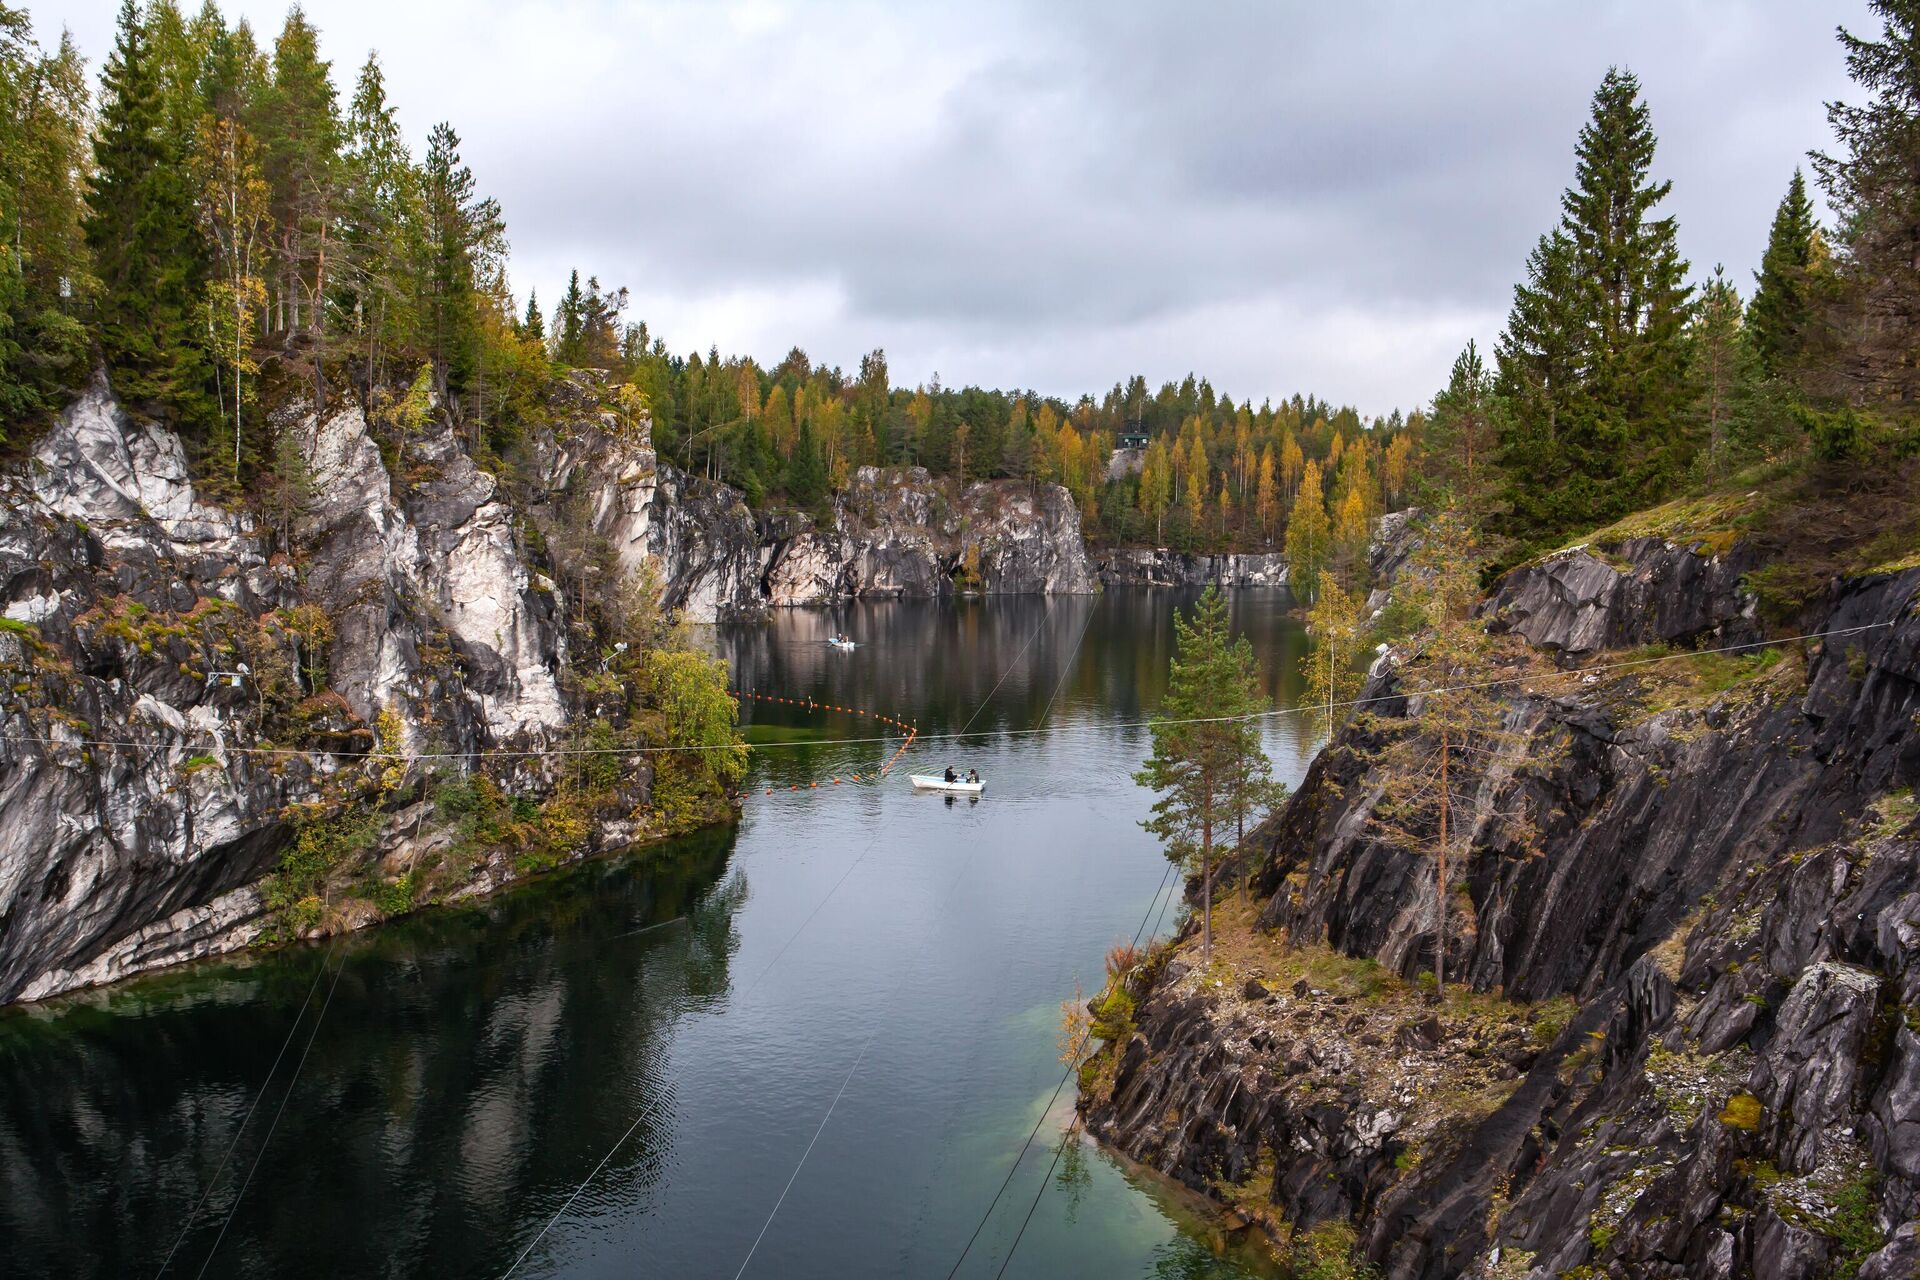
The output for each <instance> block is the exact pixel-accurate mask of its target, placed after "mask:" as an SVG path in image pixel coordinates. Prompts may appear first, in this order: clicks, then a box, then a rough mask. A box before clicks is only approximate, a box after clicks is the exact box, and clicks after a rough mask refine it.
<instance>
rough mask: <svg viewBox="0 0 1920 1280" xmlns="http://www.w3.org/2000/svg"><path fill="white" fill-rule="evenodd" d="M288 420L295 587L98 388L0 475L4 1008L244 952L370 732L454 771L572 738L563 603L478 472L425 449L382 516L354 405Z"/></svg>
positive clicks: (264, 532)
mask: <svg viewBox="0 0 1920 1280" xmlns="http://www.w3.org/2000/svg"><path fill="white" fill-rule="evenodd" d="M292 425H293V428H294V430H295V434H296V437H297V438H298V439H299V440H300V441H301V443H302V448H303V450H304V452H305V454H306V458H307V463H308V466H309V468H310V470H311V474H312V482H313V483H312V487H313V492H312V495H311V501H310V502H309V503H307V504H306V509H305V511H304V512H302V513H301V514H300V515H299V517H298V519H297V521H296V522H295V525H294V528H293V529H292V531H291V532H292V535H293V539H294V541H295V543H296V544H297V545H298V546H299V548H300V551H301V561H302V563H303V564H304V565H305V566H306V568H305V572H304V574H303V573H297V572H296V571H295V569H294V566H293V564H292V562H291V561H290V560H289V558H288V557H287V556H286V555H285V554H284V545H283V541H282V534H283V533H284V531H280V532H276V531H272V530H268V529H264V528H261V527H259V526H258V525H257V524H255V523H254V522H253V520H252V519H250V518H248V517H245V516H241V515H238V514H235V513H233V512H231V511H228V510H226V509H225V508H222V507H220V506H217V505H214V504H212V503H209V502H206V501H204V500H202V499H201V498H200V497H199V496H198V495H197V494H196V493H195V490H194V487H193V484H192V483H191V481H190V479H189V475H188V470H187V465H186V458H185V454H184V452H183V450H182V448H181V445H180V442H179V440H178V439H177V438H175V437H174V436H173V435H171V434H170V433H168V432H165V431H163V430H160V429H158V428H155V427H152V426H148V425H143V424H139V423H136V422H134V421H132V420H130V419H129V418H128V417H127V416H126V415H125V414H124V413H123V412H122V411H121V409H120V407H119V406H118V404H117V403H116V402H115V400H114V398H113V396H112V394H111V392H110V390H109V388H108V387H107V385H106V382H105V380H104V379H96V381H95V382H94V383H93V384H92V385H91V386H90V387H89V388H88V390H87V392H86V393H85V394H84V395H83V396H82V397H81V398H80V399H79V400H78V401H77V402H76V403H75V404H74V405H73V406H72V407H71V408H70V409H69V410H68V411H67V412H66V413H65V414H63V415H62V416H61V417H60V419H59V421H58V422H57V424H56V425H55V426H54V428H53V429H52V430H51V431H50V432H49V434H48V435H47V436H46V437H45V438H44V439H43V440H42V441H41V442H40V444H39V446H38V448H37V449H36V451H35V453H34V456H33V458H32V460H31V462H30V463H29V465H28V466H27V468H26V469H25V474H22V475H13V476H7V477H4V478H0V503H3V504H4V511H0V575H3V577H0V580H3V581H4V584H5V587H4V590H5V600H4V607H5V614H6V617H7V618H8V619H9V623H8V625H7V626H6V628H5V629H4V630H0V664H4V666H5V668H6V671H7V677H8V682H7V688H6V689H4V690H0V715H4V732H3V733H0V1002H4V1001H8V1000H14V999H22V998H25V999H34V998H39V997H44V996H47V995H51V994H53V993H55V992H59V991H62V990H66V989H69V988H71V987H75V986H80V985H86V984H90V983H95V982H101V981H106V980H110V979H112V978H115V977H119V976H122V975H124V974H126V973H130V972H135V971H138V970H140V969H144V968H151V967H154V966H156V965H160V964H167V963H173V962H176V961H179V960H182V959H187V958H191V957H193V956H196V955H202V954H207V953H211V952H215V951H222V950H229V949H232V948H234V947H237V946H241V945H245V944H246V943H247V942H249V941H252V940H253V939H255V938H256V937H257V936H258V935H259V934H260V932H261V930H262V928H263V926H264V923H265V915H264V904H263V902H262V899H261V896H260V893H259V891H258V881H259V879H260V877H261V876H262V875H263V874H264V873H265V872H266V871H267V870H269V869H270V868H271V867H272V866H273V865H274V864H275V862H276V860H277V857H278V855H279V853H280V851H281V849H282V848H283V847H284V846H285V845H286V843H287V841H288V840H289V838H290V836H291V830H292V828H291V825H290V821H289V815H290V813H291V812H292V811H293V807H295V806H299V805H301V804H304V803H307V802H312V801H316V800H319V799H321V798H322V797H323V795H325V794H326V792H327V784H328V782H329V780H330V779H332V778H334V777H335V775H339V774H341V773H342V772H343V771H353V770H363V769H364V768H365V765H364V764H363V763H362V762H361V757H362V756H364V754H365V753H366V752H367V751H368V750H369V748H370V747H371V746H372V745H373V742H374V730H373V725H374V722H375V720H376V719H377V718H378V717H379V716H380V715H381V713H382V712H386V713H389V714H390V717H391V720H390V723H391V724H392V725H393V726H394V727H395V729H396V730H397V733H398V739H397V742H396V743H395V744H393V745H395V746H398V747H401V748H405V749H416V750H440V751H445V752H449V753H455V754H458V753H470V752H474V751H479V750H482V749H486V748H490V747H497V746H501V745H508V744H512V745H521V746H538V745H539V744H541V743H543V742H545V741H546V740H547V739H548V738H549V736H550V735H552V734H553V733H555V732H556V731H558V730H559V729H560V728H561V727H562V726H563V725H564V724H565V722H566V720H567V716H568V708H567V706H566V705H565V701H564V699H563V698H562V696H561V692H560V687H559V683H558V679H557V677H558V675H559V673H560V672H561V670H562V669H563V668H564V666H565V664H566V661H567V654H566V645H565V640H564V636H563V633H562V631H561V629H560V628H559V627H558V625H557V624H556V622H555V608H556V605H555V595H554V591H553V588H552V585H551V584H550V583H548V582H546V581H544V580H543V579H541V578H540V577H539V575H537V574H535V573H533V572H532V571H530V570H529V569H528V567H527V563H528V562H527V559H526V557H525V555H524V554H523V548H522V546H521V544H520V541H519V538H518V535H517V533H516V531H515V517H514V514H513V512H512V511H511V509H510V508H509V506H508V505H507V504H506V503H505V502H504V501H503V500H502V499H501V497H500V495H499V492H498V486H497V484H496V482H495V481H494V479H493V477H491V476H490V475H487V474H486V473H484V472H481V471H480V470H478V469H477V468H476V467H475V466H474V465H473V463H472V461H471V459H470V458H468V457H467V455H466V454H465V453H464V451H462V450H461V449H460V447H459V446H458V444H457V443H456V442H455V441H454V440H453V439H452V437H451V436H450V435H449V434H446V433H445V432H444V430H440V431H434V432H430V433H429V435H428V436H427V438H425V439H424V440H419V441H416V442H415V447H414V448H412V449H411V450H410V451H409V454H408V462H409V465H410V466H411V467H413V468H414V469H415V471H416V472H417V474H416V475H414V476H413V481H414V482H413V483H411V484H410V485H409V486H408V488H407V491H406V493H405V495H404V496H396V492H395V486H394V485H393V483H392V480H391V478H390V476H389V472H388V469H387V466H386V464H385V463H384V462H383V460H382V457H381V453H380V450H379V448H378V446H377V445H376V444H375V442H374V441H373V439H372V438H371V437H370V436H369V435H368V433H367V428H366V423H365V421H364V419H363V418H362V416H361V414H360V411H359V410H358V409H356V408H347V409H343V410H340V411H338V412H334V413H331V414H329V415H328V416H326V417H325V418H324V419H318V420H316V419H315V418H314V417H313V416H312V415H311V414H309V415H307V416H306V418H305V419H304V420H300V419H298V418H297V415H296V419H295V421H294V422H293V423H292ZM520 772H521V773H522V774H523V775H524V776H523V781H528V780H531V781H537V778H535V777H533V774H534V772H535V771H534V770H533V769H532V767H531V766H528V767H525V768H522V769H521V770H520Z"/></svg>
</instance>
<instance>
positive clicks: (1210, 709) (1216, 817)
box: [1133, 587, 1269, 964]
mask: <svg viewBox="0 0 1920 1280" xmlns="http://www.w3.org/2000/svg"><path fill="white" fill-rule="evenodd" d="M1268 706H1269V703H1268V700H1267V697H1266V695H1265V694H1264V693H1263V692H1262V690H1261V688H1260V681H1259V672H1258V668H1257V666H1256V664H1255V663H1254V659H1253V647H1252V646H1251V645H1250V644H1248V643H1247V641H1246V639H1245V638H1244V637H1242V638H1241V639H1239V640H1237V641H1236V640H1234V639H1233V638H1232V635H1231V632H1230V630H1229V627H1228V624H1227V606H1226V602H1225V601H1224V600H1223V599H1222V598H1221V596H1220V592H1219V591H1218V589H1216V588H1214V587H1208V588H1207V590H1206V592H1205V594H1203V595H1202V596H1201V597H1200V600H1199V602H1198V603H1196V604H1195V605H1194V607H1193V609H1192V611H1191V612H1190V613H1189V614H1187V615H1185V616H1181V615H1178V614H1176V615H1175V617H1174V655H1173V661H1172V664H1171V667H1170V669H1169V672H1168V678H1167V694H1166V697H1165V699H1164V700H1163V701H1162V702H1161V705H1160V715H1159V716H1158V717H1156V719H1155V722H1154V725H1153V729H1152V733H1153V755H1152V756H1151V757H1149V758H1148V759H1147V761H1146V762H1145V764H1143V765H1142V766H1141V768H1140V771H1139V772H1138V773H1136V774H1134V775H1133V779H1134V781H1135V782H1137V783H1138V784H1140V785H1141V786H1143V787H1146V788H1148V789H1149V790H1152V791H1156V792H1159V793H1160V798H1159V799H1158V800H1156V801H1155V802H1154V805H1153V816H1152V817H1151V818H1148V819H1146V820H1145V821H1143V822H1142V823H1141V824H1140V825H1141V826H1143V827H1145V828H1146V829H1147V830H1148V831H1150V832H1152V833H1153V834H1154V835H1156V836H1158V837H1160V839H1161V840H1163V841H1165V842H1166V851H1167V857H1168V858H1170V859H1172V860H1173V861H1174V862H1175V863H1176V864H1178V865H1180V866H1182V867H1185V868H1187V869H1188V870H1189V871H1190V872H1192V871H1197V872H1198V873H1199V876H1200V936H1201V956H1202V961H1201V963H1203V964H1205V963H1210V962H1211V961H1212V958H1213V850H1214V843H1215V840H1216V838H1217V831H1218V829H1219V828H1221V827H1223V826H1224V825H1225V824H1226V823H1227V821H1228V820H1229V819H1239V820H1242V821H1243V820H1244V815H1245V812H1246V808H1247V804H1248V800H1249V798H1250V797H1251V796H1252V795H1253V794H1255V791H1256V789H1257V788H1258V787H1259V784H1260V783H1261V782H1262V781H1263V780H1264V778H1265V776H1266V773H1267V766H1266V755H1265V753H1264V752H1262V751H1261V749H1260V737H1259V730H1258V728H1257V727H1256V722H1255V721H1253V720H1252V719H1250V717H1252V716H1256V715H1258V714H1260V713H1261V712H1263V711H1265V710H1267V708H1268Z"/></svg>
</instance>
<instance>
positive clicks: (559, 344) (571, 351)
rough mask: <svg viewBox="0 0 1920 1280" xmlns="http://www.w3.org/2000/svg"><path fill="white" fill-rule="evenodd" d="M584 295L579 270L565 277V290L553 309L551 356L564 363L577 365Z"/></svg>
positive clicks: (584, 325)
mask: <svg viewBox="0 0 1920 1280" xmlns="http://www.w3.org/2000/svg"><path fill="white" fill-rule="evenodd" d="M586 310H587V301H586V295H585V294H584V293H582V292H581V291H580V270H579V268H577V267H576V268H574V271H573V274H572V275H570V276H568V277H567V291H566V292H565V293H563V294H561V295H560V302H559V305H557V306H555V307H554V309H553V358H554V359H555V360H558V361H559V362H560V363H561V364H564V365H578V364H579V363H580V352H581V347H582V342H583V337H584V334H585V330H586V323H587V318H586Z"/></svg>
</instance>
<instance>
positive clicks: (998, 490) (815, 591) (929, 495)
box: [766, 467, 1094, 606]
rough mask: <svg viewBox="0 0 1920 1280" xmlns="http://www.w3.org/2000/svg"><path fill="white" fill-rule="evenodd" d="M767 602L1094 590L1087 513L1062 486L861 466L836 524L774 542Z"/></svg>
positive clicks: (836, 510)
mask: <svg viewBox="0 0 1920 1280" xmlns="http://www.w3.org/2000/svg"><path fill="white" fill-rule="evenodd" d="M766 585H767V600H768V602H769V603H771V604H774V605H783V606H784V605H807V604H828V603H832V602H834V601H837V600H846V599H853V598H880V599H889V598H903V597H905V598H924V597H932V596H941V595H949V594H951V593H952V592H954V591H955V590H956V589H960V590H969V589H971V590H977V591H981V592H984V593H985V594H988V595H1036V594H1054V595H1086V594H1088V593H1090V592H1092V591H1093V590H1094V577H1093V571H1092V567H1091V565H1090V564H1089V562H1088V560H1087V552H1086V547H1085V545H1084V544H1083V543H1082V542H1081V538H1080V512H1079V510H1078V509H1077V508H1076V507H1075V506H1074V503H1073V498H1072V496H1071V495H1070V494H1068V492H1067V491H1066V490H1065V489H1063V488H1061V487H1060V486H1059V485H1051V484H1049V485H1038V486H1028V485H1026V484H1023V483H1021V482H1019V481H1017V480H995V481H984V482H981V483H977V484H971V485H968V486H966V487H965V488H957V487H955V486H949V485H943V484H940V483H938V482H936V481H935V480H933V478H932V477H931V476H929V475H928V474H927V472H926V470H925V469H924V468H922V467H900V468H889V469H882V468H878V467H862V468H860V470H859V471H857V472H856V473H855V474H854V477H853V482H852V483H851V484H849V485H848V486H847V488H846V489H844V490H843V491H842V492H840V493H839V494H837V495H835V498H834V504H833V521H832V524H831V525H830V526H829V527H827V528H824V529H812V528H808V529H802V530H800V531H798V532H795V533H794V534H793V535H792V536H790V537H786V538H783V539H781V540H779V541H776V542H774V543H772V544H771V545H770V546H769V548H768V555H767V571H766Z"/></svg>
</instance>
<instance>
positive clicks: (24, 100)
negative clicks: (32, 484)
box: [0, 4, 90, 428]
mask: <svg viewBox="0 0 1920 1280" xmlns="http://www.w3.org/2000/svg"><path fill="white" fill-rule="evenodd" d="M88 115H89V103H88V100H87V83H86V73H85V68H84V66H83V64H82V62H81V59H80V55H79V52H78V50H77V49H75V48H74V45H73V41H72V39H71V38H70V37H65V36H63V37H62V39H61V42H60V47H59V50H58V51H57V52H56V53H54V54H52V55H42V54H41V52H40V50H39V48H38V46H36V45H35V44H34V43H33V40H32V33H31V27H30V25H29V22H28V19H27V16H26V14H24V13H22V12H18V11H16V10H13V9H10V8H8V7H7V6H6V5H4V4H0V428H4V427H5V426H8V425H11V424H14V423H18V422H22V421H25V420H28V419H30V418H34V417H37V416H39V415H41V414H44V413H45V412H47V411H48V410H50V409H52V408H53V407H55V406H56V404H57V403H58V401H59V400H60V398H61V396H62V393H63V392H64V391H65V390H67V389H68V388H71V387H72V386H74V385H75V384H77V383H78V382H79V380H80V377H81V375H82V374H83V373H84V372H85V361H86V348H87V335H86V331H85V329H84V328H83V326H82V325H81V323H80V320H79V318H78V316H77V315H76V314H75V313H76V311H77V310H78V308H79V307H80V306H81V305H83V302H84V299H85V298H86V296H87V294H88V293H89V291H90V284H89V279H88V264H87V254H86V241H85V235H84V233H83V231H82V220H83V218H84V216H85V208H86V207H85V204H84V202H83V200H82V197H81V189H80V187H79V185H78V184H77V183H75V181H74V180H73V179H74V175H75V174H77V173H80V172H81V171H82V170H83V169H84V168H85V164H84V161H83V156H84V154H85V150H86V141H87V127H88Z"/></svg>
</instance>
